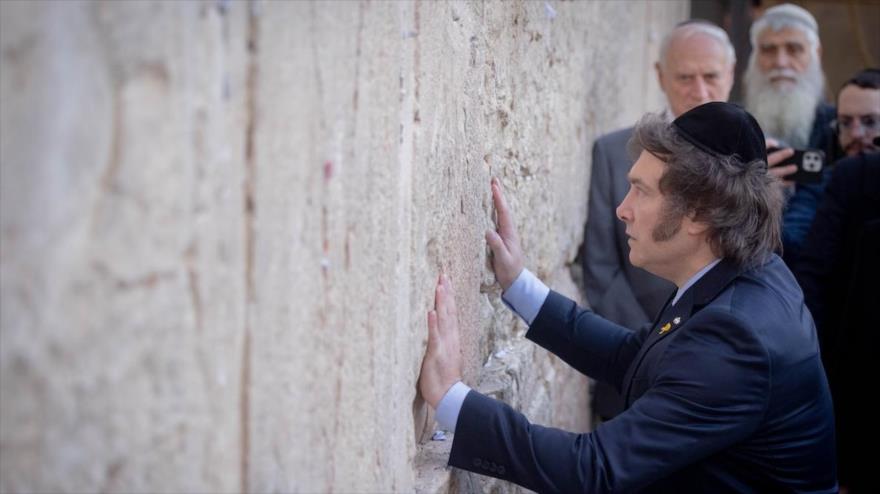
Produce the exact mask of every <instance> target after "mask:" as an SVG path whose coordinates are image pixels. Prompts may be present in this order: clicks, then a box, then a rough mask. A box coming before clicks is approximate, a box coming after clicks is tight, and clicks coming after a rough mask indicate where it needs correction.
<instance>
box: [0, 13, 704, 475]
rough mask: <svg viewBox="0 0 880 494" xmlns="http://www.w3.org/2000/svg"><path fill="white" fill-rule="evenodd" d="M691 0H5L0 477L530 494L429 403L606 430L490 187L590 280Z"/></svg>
mask: <svg viewBox="0 0 880 494" xmlns="http://www.w3.org/2000/svg"><path fill="white" fill-rule="evenodd" d="M687 5H688V4H687V2H686V1H684V0H681V1H674V2H650V1H638V2H555V1H550V2H533V1H513V2H503V3H502V2H463V1H450V2H421V1H413V2H410V1H406V2H403V1H402V2H369V1H344V2H343V1H340V2H330V1H328V2H319V1H314V2H262V1H257V2H233V1H225V0H219V1H205V2H163V1H143V2H139V1H132V2H87V1H83V2H17V1H3V2H0V69H2V70H0V124H2V128H0V130H2V131H0V193H2V194H0V232H2V239H0V303H2V310H0V491H3V492H36V491H39V492H45V491H53V492H54V491H59V492H86V491H88V492H91V491H109V492H119V491H124V492H236V491H249V492H413V491H416V492H449V491H453V492H477V491H480V492H482V491H498V492H518V491H519V489H518V488H517V487H515V486H512V485H510V484H506V483H503V482H498V481H494V480H487V479H484V478H482V477H479V476H476V475H472V474H468V473H462V472H453V471H451V470H449V469H447V468H446V467H445V461H446V457H447V455H448V450H449V447H450V444H451V440H452V436H450V437H449V438H448V439H447V440H446V441H431V440H430V437H431V435H432V433H433V432H434V429H435V427H436V426H435V424H434V423H433V415H432V413H431V411H430V410H428V408H427V407H426V405H425V404H424V402H423V401H422V400H421V398H420V397H419V396H418V393H417V379H418V374H419V369H420V364H421V359H422V356H423V354H424V349H425V344H426V336H427V335H426V331H427V330H426V322H425V317H426V312H427V311H428V310H429V308H430V307H431V306H432V304H433V292H434V284H435V283H436V279H437V276H438V274H439V273H440V272H441V271H443V272H446V273H447V274H449V275H450V276H451V278H452V280H453V284H454V286H455V290H456V293H457V296H458V306H459V309H460V310H459V319H460V325H461V328H462V343H463V358H464V361H465V369H464V379H465V381H466V382H467V383H469V384H471V385H473V386H474V387H476V388H477V389H478V390H480V391H482V392H485V393H488V394H490V395H492V396H495V397H497V398H499V399H503V400H505V401H507V402H508V403H510V404H511V405H513V406H514V407H516V408H518V409H520V410H521V411H523V412H524V413H526V414H527V415H528V416H529V418H530V419H532V420H534V421H535V422H539V423H542V424H548V425H553V426H559V427H564V428H567V429H569V430H575V431H586V430H587V427H588V424H589V415H588V397H587V384H588V383H587V381H586V379H585V378H584V377H583V376H579V375H577V374H576V373H574V372H573V371H571V370H570V369H568V368H567V367H566V366H565V364H563V363H562V362H561V361H559V360H558V359H556V358H555V357H553V356H552V355H550V354H548V353H547V352H546V351H544V350H542V349H540V348H536V347H535V346H534V345H532V344H531V343H530V342H528V341H527V340H525V339H524V334H525V331H526V327H525V325H524V324H523V323H522V322H521V321H519V320H518V319H517V318H516V317H515V316H514V315H513V314H512V313H511V312H510V311H509V310H508V309H507V308H506V307H505V306H504V305H503V303H502V302H501V300H500V290H499V288H498V286H497V285H496V284H495V282H494V276H493V274H492V271H491V269H490V265H489V262H490V261H489V257H488V256H487V247H486V245H485V242H484V240H483V237H484V232H485V230H486V229H487V228H492V227H493V211H492V204H491V196H490V191H489V187H488V185H489V180H490V178H491V177H493V176H494V177H498V178H499V179H500V180H501V182H502V184H503V187H504V189H505V191H506V194H507V198H508V200H509V202H510V205H511V207H512V209H513V215H514V219H515V221H516V223H517V225H518V227H519V229H520V235H521V237H522V239H523V247H524V249H525V251H526V252H527V255H528V257H529V268H530V269H532V271H534V272H535V273H537V274H538V275H539V276H540V277H542V278H543V279H544V280H545V281H547V283H548V284H549V285H550V286H551V287H553V288H554V289H557V290H559V291H561V292H562V293H565V294H568V295H570V296H572V297H574V298H578V297H579V295H578V288H577V286H576V285H575V283H574V282H573V281H572V277H571V275H570V272H571V270H572V263H573V262H574V259H575V257H576V255H577V250H578V246H579V245H580V243H581V239H582V234H583V224H584V221H585V218H586V213H587V211H586V204H587V201H586V199H587V190H588V185H589V161H590V150H591V146H592V142H593V140H594V139H595V137H597V136H598V135H600V134H602V133H604V132H607V131H610V130H613V129H615V128H618V127H621V126H624V125H630V124H632V122H634V121H635V120H636V118H637V117H638V116H639V115H640V114H641V113H643V112H644V111H646V110H655V109H658V108H660V107H662V98H661V94H660V92H659V89H658V88H657V87H656V83H655V76H654V73H653V71H652V68H651V65H652V63H653V62H654V60H655V57H656V51H657V45H658V43H659V40H660V37H661V36H662V34H663V33H664V32H666V31H667V30H668V29H669V28H670V27H671V26H672V25H674V23H675V22H677V21H679V20H681V19H683V18H685V17H686V15H687Z"/></svg>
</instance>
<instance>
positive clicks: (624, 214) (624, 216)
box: [614, 193, 632, 223]
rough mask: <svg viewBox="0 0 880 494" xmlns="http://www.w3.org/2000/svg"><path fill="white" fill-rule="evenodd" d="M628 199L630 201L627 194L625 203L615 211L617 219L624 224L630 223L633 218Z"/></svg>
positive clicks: (622, 202) (621, 203)
mask: <svg viewBox="0 0 880 494" xmlns="http://www.w3.org/2000/svg"><path fill="white" fill-rule="evenodd" d="M627 199H629V193H627V194H626V197H624V198H623V201H621V202H620V204H619V205H618V206H617V209H616V210H615V211H614V212H615V213H616V214H617V219H619V220H620V221H622V222H624V223H628V222H629V221H630V219H631V218H632V215H631V214H630V209H629V205H628V204H627Z"/></svg>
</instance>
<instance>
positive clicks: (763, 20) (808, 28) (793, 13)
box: [749, 3, 819, 58]
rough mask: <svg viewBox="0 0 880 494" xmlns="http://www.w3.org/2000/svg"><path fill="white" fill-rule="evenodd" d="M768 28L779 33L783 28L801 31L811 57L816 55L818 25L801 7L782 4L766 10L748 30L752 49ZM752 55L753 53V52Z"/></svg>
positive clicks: (817, 48) (811, 15)
mask: <svg viewBox="0 0 880 494" xmlns="http://www.w3.org/2000/svg"><path fill="white" fill-rule="evenodd" d="M768 28H769V29H771V30H773V31H781V30H783V29H785V28H792V29H797V30H798V31H801V32H802V33H804V35H805V36H806V37H807V41H808V42H809V43H810V50H811V52H812V53H813V55H814V56H815V55H818V50H819V25H818V24H817V23H816V18H815V17H813V14H810V13H809V12H807V10H806V9H804V8H803V7H798V6H797V5H794V4H790V3H784V4H781V5H777V6H775V7H773V8H769V9H767V11H766V12H764V15H762V16H761V17H760V18H759V19H758V20H757V21H755V22H754V23H753V24H752V28H751V29H750V30H749V38H750V39H751V41H752V48H757V46H758V37H759V36H760V35H761V33H763V32H764V31H765V30H767V29H768ZM752 53H754V50H753V51H752ZM817 58H818V57H817Z"/></svg>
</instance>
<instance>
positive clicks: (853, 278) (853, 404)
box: [796, 153, 880, 493]
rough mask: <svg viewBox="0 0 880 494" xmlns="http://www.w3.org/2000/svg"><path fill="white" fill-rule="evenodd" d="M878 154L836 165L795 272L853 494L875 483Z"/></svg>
mask: <svg viewBox="0 0 880 494" xmlns="http://www.w3.org/2000/svg"><path fill="white" fill-rule="evenodd" d="M878 253H880V153H872V154H862V155H859V156H855V157H852V158H847V159H844V160H841V161H840V162H839V163H838V164H837V165H836V166H835V167H834V171H833V173H832V174H831V180H830V182H829V184H828V188H827V189H826V191H825V196H824V198H823V200H822V203H821V204H820V205H819V209H818V211H817V212H816V219H815V221H814V222H813V226H812V228H811V229H810V233H809V235H808V236H807V241H806V243H805V244H804V249H803V251H802V254H801V256H800V263H799V265H798V270H797V271H796V274H797V275H798V281H800V283H801V286H802V287H803V289H804V297H805V298H806V302H807V306H808V307H809V308H810V311H811V312H812V313H813V317H814V318H815V320H816V328H817V329H818V332H819V341H820V343H821V347H822V360H823V361H824V362H825V369H826V370H827V372H828V378H829V381H830V383H831V392H832V394H833V395H834V410H835V416H836V417H837V446H838V458H839V459H840V482H841V484H846V485H848V486H849V488H850V490H851V491H852V492H855V493H858V492H861V489H865V490H867V489H868V488H869V487H868V486H869V485H870V484H872V483H876V479H874V476H875V475H874V474H873V469H874V468H875V466H874V463H875V462H874V461H872V460H873V459H871V458H868V456H867V455H865V454H864V451H865V448H870V447H871V446H872V443H871V442H870V441H869V440H868V439H867V438H866V436H865V433H866V431H868V430H870V429H872V428H873V427H874V425H873V424H874V421H875V418H874V417H873V415H874V412H873V410H872V409H870V408H867V407H865V406H864V403H863V401H864V399H865V389H864V379H865V376H866V375H867V374H868V373H869V372H870V370H871V367H872V366H873V365H874V360H875V354H876V351H877V348H878V344H880V343H878V337H877V328H878V327H880V324H878V319H880V318H878V316H877V307H876V305H877V301H878V300H880V285H878V283H880V256H878Z"/></svg>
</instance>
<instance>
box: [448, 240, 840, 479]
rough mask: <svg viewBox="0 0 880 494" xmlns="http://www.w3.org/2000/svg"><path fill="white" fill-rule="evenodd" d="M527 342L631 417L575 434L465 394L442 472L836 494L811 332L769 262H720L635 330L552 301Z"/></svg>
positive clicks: (790, 282)
mask: <svg viewBox="0 0 880 494" xmlns="http://www.w3.org/2000/svg"><path fill="white" fill-rule="evenodd" d="M527 337H528V338H530V339H532V340H533V341H535V342H536V343H538V344H540V345H541V346H543V347H545V348H547V349H548V350H550V351H551V352H553V353H555V354H556V355H558V356H559V357H561V358H562V359H563V360H565V361H566V362H568V363H569V364H570V365H572V366H573V367H575V368H576V369H578V370H580V371H581V372H583V373H585V374H587V375H589V376H592V377H595V378H597V379H601V380H604V381H607V382H610V383H612V384H613V385H615V386H616V387H618V388H619V389H620V390H621V391H622V392H623V393H624V394H625V396H626V398H627V403H628V408H627V409H626V410H625V411H624V412H623V413H622V414H620V415H618V416H617V417H616V418H614V419H612V420H610V421H608V422H605V423H603V424H601V425H600V426H599V427H598V428H597V429H596V430H595V431H594V432H591V433H584V434H573V433H569V432H565V431H561V430H558V429H553V428H547V427H542V426H538V425H534V424H530V423H529V422H528V420H527V419H526V418H525V417H524V416H523V415H522V414H520V413H518V412H516V411H514V410H513V409H511V408H510V407H508V406H507V405H505V404H503V403H501V402H499V401H496V400H493V399H491V398H488V397H485V396H483V395H481V394H479V393H477V392H475V391H471V392H469V393H468V395H467V397H466V399H465V401H464V404H463V405H462V409H461V412H460V414H459V418H458V423H457V426H456V432H455V436H454V440H453V445H452V452H451V455H450V459H449V464H450V465H452V466H456V467H459V468H463V469H467V470H472V471H475V472H478V473H482V474H485V475H491V476H494V477H498V478H502V479H505V480H509V481H512V482H515V483H517V484H520V485H522V486H524V487H527V488H529V489H532V490H535V491H539V492H591V493H601V492H627V493H628V492H637V491H642V490H644V491H650V492H713V493H717V492H836V489H837V485H836V471H835V459H834V426H833V413H832V405H831V397H830V394H829V392H828V385H827V382H826V379H825V373H824V371H823V369H822V364H821V362H820V358H819V349H818V344H817V341H816V334H815V328H814V326H813V321H812V318H811V317H810V314H809V312H808V311H807V310H806V308H805V306H804V303H803V297H802V294H801V291H800V289H799V288H798V286H797V284H796V283H795V280H794V277H793V276H792V274H791V272H790V271H789V270H788V269H787V268H786V267H785V265H784V264H783V262H782V260H781V259H780V258H779V257H777V256H773V257H772V258H771V260H770V261H769V262H767V263H766V264H764V265H763V266H760V267H758V268H755V269H753V270H750V271H747V272H745V273H739V272H738V270H737V269H736V267H735V266H734V265H733V264H732V263H731V262H729V261H727V260H725V261H722V262H721V263H719V264H718V265H716V266H715V267H714V268H712V269H711V270H710V271H709V272H708V273H706V274H705V275H704V276H703V277H702V278H701V279H700V280H699V281H698V282H697V283H695V284H694V285H693V286H692V287H691V288H690V289H688V290H687V291H686V292H685V293H684V294H683V296H682V298H681V299H680V300H679V301H678V303H676V304H675V305H674V306H669V305H667V307H666V308H665V310H664V311H663V312H662V313H661V316H660V317H659V318H658V319H657V320H656V321H655V324H653V325H648V326H646V327H645V328H643V329H642V330H640V331H637V332H633V331H629V330H627V329H625V328H622V327H620V326H618V325H616V324H613V323H611V322H609V321H607V320H605V319H603V318H601V317H599V316H597V315H596V314H594V313H592V312H590V311H587V310H583V309H580V308H579V307H577V306H576V305H575V303H574V302H572V301H570V300H568V299H566V298H565V297H563V296H561V295H559V294H557V293H555V292H551V293H550V295H549V296H548V298H547V300H546V301H545V303H544V305H543V306H542V307H541V310H540V312H539V313H538V316H537V317H536V319H535V321H534V323H533V324H532V327H531V328H530V329H529V332H528V334H527Z"/></svg>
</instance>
